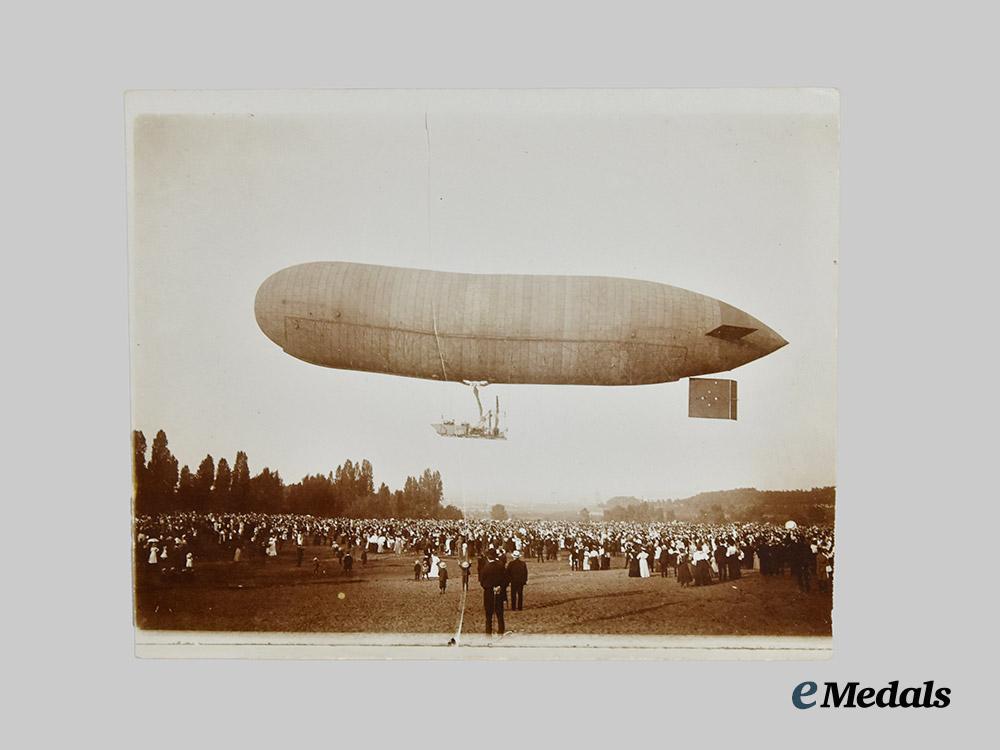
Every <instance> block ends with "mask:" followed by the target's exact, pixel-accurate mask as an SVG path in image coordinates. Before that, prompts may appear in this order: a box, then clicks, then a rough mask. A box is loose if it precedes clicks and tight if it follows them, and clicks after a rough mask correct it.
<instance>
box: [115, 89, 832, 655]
mask: <svg viewBox="0 0 1000 750" xmlns="http://www.w3.org/2000/svg"><path fill="white" fill-rule="evenodd" d="M125 104H126V118H127V132H128V168H129V174H128V177H129V196H128V200H129V245H130V252H129V264H130V265H129V277H130V300H131V342H130V345H131V366H132V416H133V432H132V446H133V470H134V477H133V478H134V490H135V491H134V496H133V498H132V503H131V510H132V548H133V559H132V565H133V579H132V580H133V584H134V617H135V626H136V631H135V632H136V649H137V653H139V654H140V655H148V656H174V655H183V656H188V655H240V656H281V657H284V656H293V657H294V656H302V655H308V656H328V657H334V658H337V657H344V656H347V657H353V656H365V657H372V656H378V657H386V656H388V657H393V656H400V657H408V656H413V655H419V656H420V657H421V658H425V657H429V658H437V657H441V658H466V657H471V658H518V657H519V656H523V655H526V656H528V657H530V658H538V657H543V658H549V657H567V658H596V657H597V656H598V655H599V656H600V657H601V658H605V657H607V656H611V657H612V658H613V657H614V656H615V655H616V654H617V655H622V656H626V655H627V656H628V658H635V657H638V658H703V657H704V658H825V657H827V656H829V654H830V653H831V649H832V643H833V640H832V637H833V592H834V580H835V578H836V576H835V571H836V555H835V549H836V547H835V536H834V513H835V496H836V476H835V463H836V369H837V368H836V321H837V257H838V190H839V187H838V140H839V132H838V117H839V99H838V95H837V93H836V92H835V91H831V90H822V89H773V90H771V89H762V90H610V91H609V90H532V91H414V90H410V91H372V90H367V91H363V90H358V91H316V92H131V93H129V94H128V95H126V101H125Z"/></svg>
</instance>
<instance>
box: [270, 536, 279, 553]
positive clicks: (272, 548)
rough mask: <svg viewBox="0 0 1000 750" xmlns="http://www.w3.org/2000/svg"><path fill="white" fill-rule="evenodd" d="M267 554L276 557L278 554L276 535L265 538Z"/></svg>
mask: <svg viewBox="0 0 1000 750" xmlns="http://www.w3.org/2000/svg"><path fill="white" fill-rule="evenodd" d="M267 556H268V557H277V556H278V537H276V536H272V537H271V538H270V539H268V540H267Z"/></svg>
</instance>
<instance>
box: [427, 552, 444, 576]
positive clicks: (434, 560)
mask: <svg viewBox="0 0 1000 750" xmlns="http://www.w3.org/2000/svg"><path fill="white" fill-rule="evenodd" d="M440 562H441V558H440V557H438V556H437V555H434V554H432V555H431V569H430V570H428V571H427V577H428V578H437V577H438V564H439V563H440Z"/></svg>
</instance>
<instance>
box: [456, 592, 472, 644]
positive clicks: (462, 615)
mask: <svg viewBox="0 0 1000 750" xmlns="http://www.w3.org/2000/svg"><path fill="white" fill-rule="evenodd" d="M467 593H469V590H468V589H466V588H465V587H464V586H463V587H462V597H461V599H459V601H458V627H457V628H455V645H456V646H459V645H461V643H462V622H463V621H464V620H465V595H466V594H467Z"/></svg>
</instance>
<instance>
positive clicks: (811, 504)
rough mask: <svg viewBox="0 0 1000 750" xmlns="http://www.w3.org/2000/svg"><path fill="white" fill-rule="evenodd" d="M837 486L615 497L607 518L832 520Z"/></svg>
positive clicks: (780, 521)
mask: <svg viewBox="0 0 1000 750" xmlns="http://www.w3.org/2000/svg"><path fill="white" fill-rule="evenodd" d="M836 496H837V490H836V488H835V487H813V488H812V489H809V490H758V489H755V488H742V489H736V490H723V491H719V492H702V493H700V494H698V495H695V496H694V497H689V498H685V499H683V500H653V501H647V500H640V499H638V498H634V497H615V498H612V499H611V500H609V501H608V504H607V506H606V507H605V509H604V518H605V519H606V520H610V521H636V522H640V523H648V522H651V521H654V522H655V521H690V522H700V523H733V522H743V521H771V522H774V523H784V522H785V521H788V520H793V521H796V522H797V523H804V524H830V523H833V518H834V513H835V507H836Z"/></svg>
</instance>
